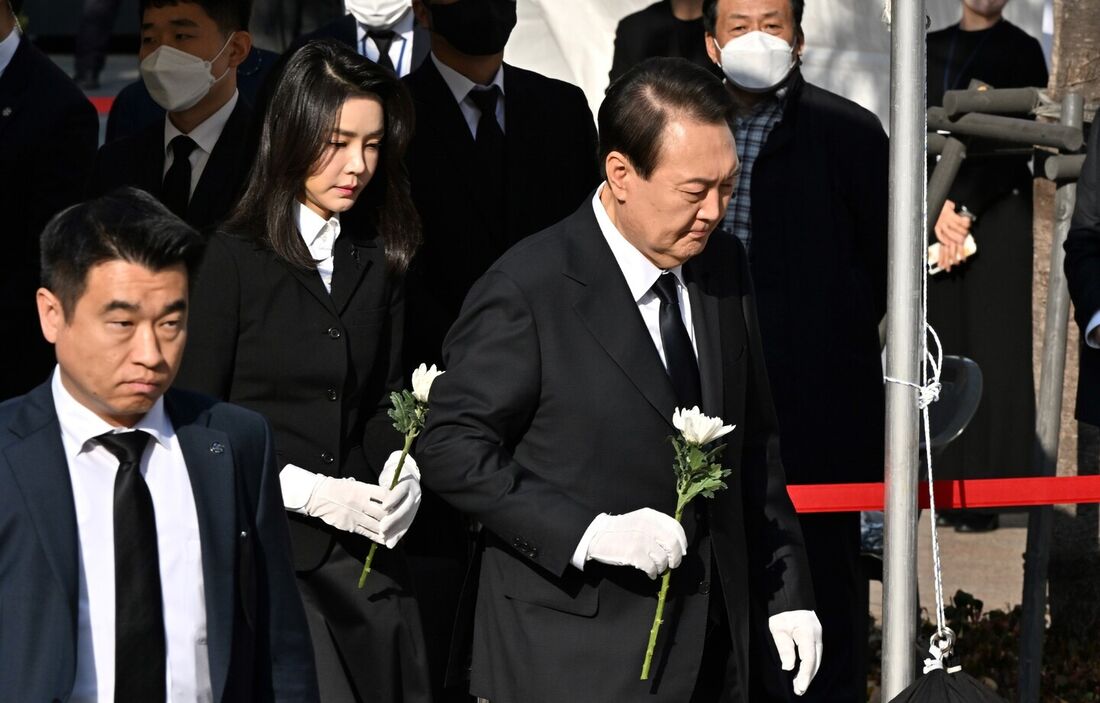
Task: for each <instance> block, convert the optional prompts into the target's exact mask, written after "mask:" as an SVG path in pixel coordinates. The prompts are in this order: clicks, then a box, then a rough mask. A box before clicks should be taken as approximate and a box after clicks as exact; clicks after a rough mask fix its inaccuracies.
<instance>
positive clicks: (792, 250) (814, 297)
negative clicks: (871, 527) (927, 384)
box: [703, 0, 889, 701]
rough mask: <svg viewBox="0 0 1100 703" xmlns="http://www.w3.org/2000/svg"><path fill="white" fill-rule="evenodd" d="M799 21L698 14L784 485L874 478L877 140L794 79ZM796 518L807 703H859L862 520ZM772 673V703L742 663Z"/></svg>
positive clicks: (863, 637) (740, 3)
mask: <svg viewBox="0 0 1100 703" xmlns="http://www.w3.org/2000/svg"><path fill="white" fill-rule="evenodd" d="M803 9H804V3H803V2H802V0H705V2H704V3H703V21H704V22H705V23H706V28H707V51H708V52H709V53H710V57H711V59H712V60H713V61H714V62H715V63H716V64H717V65H720V66H721V67H722V72H723V73H724V75H725V78H726V86H727V88H728V89H729V91H730V93H731V94H732V96H733V98H734V102H735V103H736V106H737V114H736V116H735V125H734V132H735V138H736V148H737V155H738V157H740V160H741V176H740V180H739V182H738V184H737V190H736V191H735V192H734V195H733V197H732V198H731V200H730V205H729V208H728V209H727V210H726V215H725V223H724V225H725V228H726V231H727V232H728V235H727V236H735V237H737V238H738V239H740V240H741V242H742V244H744V246H745V248H746V250H747V251H748V255H749V263H750V268H751V271H752V277H753V281H754V283H755V286H756V305H757V309H758V310H759V314H760V333H761V337H762V339H763V341H764V358H765V360H766V361H767V368H768V376H769V378H770V380H771V386H772V394H773V396H774V398H775V409H776V413H777V415H778V417H779V428H780V435H779V439H780V442H779V446H780V450H781V452H782V458H783V468H784V470H785V471H786V475H787V481H788V482H789V483H793V484H814V483H861V482H871V481H881V480H882V475H883V460H884V437H885V426H884V417H885V414H886V412H885V394H884V390H883V382H882V362H881V358H880V352H879V341H878V322H879V320H880V319H882V316H883V315H884V314H885V313H886V243H887V208H888V202H889V200H888V191H887V185H888V178H887V176H888V160H889V154H888V144H887V140H886V135H885V133H884V132H883V130H882V125H881V124H879V121H878V119H877V118H876V117H875V116H874V115H873V114H872V113H870V112H869V111H867V110H865V109H864V108H862V107H860V106H859V105H857V104H855V103H853V102H851V101H850V100H847V99H845V98H843V97H841V96H839V95H836V94H835V93H830V92H829V91H826V90H824V89H822V88H819V87H817V86H816V85H813V84H811V83H808V82H807V81H806V80H805V79H804V78H803V76H802V73H801V70H800V65H801V54H802V49H803V47H804V46H805V36H804V34H803V31H802V15H803ZM799 521H800V523H801V525H802V534H803V535H804V537H805V544H806V553H807V556H808V557H809V562H810V573H811V574H812V576H813V585H814V595H815V599H816V602H817V603H818V607H817V614H818V616H819V617H820V618H821V625H822V629H823V630H824V637H825V650H824V655H823V659H822V661H821V670H820V671H819V672H818V675H817V677H816V678H815V679H814V681H813V684H811V685H810V687H809V689H808V690H807V691H806V694H805V696H804V700H807V701H855V700H863V699H864V698H865V696H866V693H867V692H866V688H867V676H866V667H867V642H868V628H869V623H868V607H869V590H868V584H867V577H866V575H865V573H864V571H863V568H862V565H861V562H860V549H861V545H860V516H859V513H833V514H804V515H799ZM772 655H773V658H774V652H772ZM769 673H770V674H773V676H772V677H771V678H772V680H765V681H764V683H765V684H767V685H768V686H769V688H771V689H774V690H773V691H772V695H773V696H776V697H778V698H779V700H782V699H783V698H782V696H783V695H784V694H783V693H782V691H784V689H785V688H786V687H785V685H784V684H783V682H782V681H781V680H779V681H775V680H774V679H776V678H780V673H779V671H778V665H776V664H775V663H774V661H773V662H771V663H769V662H767V661H764V662H762V663H759V662H758V663H757V665H756V666H755V667H754V674H758V675H760V676H764V675H765V674H769ZM775 690H779V691H780V693H779V694H776V693H775Z"/></svg>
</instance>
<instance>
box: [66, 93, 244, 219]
mask: <svg viewBox="0 0 1100 703" xmlns="http://www.w3.org/2000/svg"><path fill="white" fill-rule="evenodd" d="M251 117H252V108H251V107H250V106H249V105H248V103H247V102H246V101H245V100H244V99H243V98H238V99H237V105H236V107H234V108H233V112H231V113H230V115H229V120H228V121H227V122H226V123H225V127H224V128H223V129H222V133H221V136H219V137H218V141H217V143H216V144H215V145H214V151H213V152H212V153H211V154H210V157H209V159H207V161H206V166H205V167H204V168H203V171H202V177H201V178H199V183H198V185H197V186H195V192H194V193H192V194H191V201H190V202H189V203H188V205H187V216H186V217H184V218H183V219H184V220H186V221H187V224H189V225H191V226H192V227H194V228H196V229H199V230H204V231H210V230H212V229H213V228H214V226H216V225H217V224H218V223H219V222H221V221H222V219H224V218H225V216H226V215H228V214H229V210H230V209H231V208H232V207H233V206H234V205H236V203H237V198H238V197H239V196H240V193H241V192H242V190H243V185H244V180H245V178H246V177H247V175H248V169H249V168H250V167H251V166H252V156H253V154H252V153H250V152H249V149H248V145H249V144H250V143H251V142H250V141H249V127H250V120H251ZM164 154H165V145H164V122H163V121H158V122H156V123H155V124H153V125H150V126H149V127H147V128H145V129H144V130H143V131H142V132H140V133H139V134H137V135H135V136H133V137H127V138H125V139H119V140H118V141H114V142H109V143H107V144H104V145H103V146H102V147H101V148H100V150H99V154H98V155H97V156H96V160H95V170H94V172H93V173H92V179H91V181H90V182H89V184H88V194H89V195H90V196H93V197H94V196H97V195H102V194H104V193H107V192H109V191H111V190H113V189H115V188H118V187H119V186H134V187H136V188H141V189H142V190H144V191H147V192H148V193H151V194H152V195H154V196H156V197H158V198H159V197H160V195H161V189H162V186H163V183H164Z"/></svg>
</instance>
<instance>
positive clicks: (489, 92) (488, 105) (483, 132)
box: [469, 85, 504, 162]
mask: <svg viewBox="0 0 1100 703" xmlns="http://www.w3.org/2000/svg"><path fill="white" fill-rule="evenodd" d="M469 95H470V100H473V101H474V105H476V106H477V109H478V110H480V111H481V117H480V118H478V121H477V137H476V138H475V139H474V141H475V142H476V143H477V150H478V152H479V153H480V154H482V155H484V156H486V157H490V158H499V159H501V160H502V162H503V156H504V131H503V130H502V129H501V128H500V123H499V122H497V101H498V100H500V88H499V87H498V86H495V85H491V86H489V87H488V88H487V89H485V90H478V89H476V88H475V89H474V90H471V91H470V93H469Z"/></svg>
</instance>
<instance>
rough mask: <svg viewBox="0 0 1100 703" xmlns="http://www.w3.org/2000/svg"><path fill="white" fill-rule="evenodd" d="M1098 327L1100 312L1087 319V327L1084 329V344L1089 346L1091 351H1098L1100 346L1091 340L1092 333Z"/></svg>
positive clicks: (1099, 325)
mask: <svg viewBox="0 0 1100 703" xmlns="http://www.w3.org/2000/svg"><path fill="white" fill-rule="evenodd" d="M1097 327H1100V310H1097V311H1096V313H1095V314H1094V315H1093V316H1092V317H1091V318H1090V319H1089V324H1088V327H1086V328H1085V344H1087V345H1089V346H1090V347H1092V348H1093V349H1100V344H1097V343H1096V342H1095V341H1093V339H1092V333H1093V332H1095V331H1096V328H1097Z"/></svg>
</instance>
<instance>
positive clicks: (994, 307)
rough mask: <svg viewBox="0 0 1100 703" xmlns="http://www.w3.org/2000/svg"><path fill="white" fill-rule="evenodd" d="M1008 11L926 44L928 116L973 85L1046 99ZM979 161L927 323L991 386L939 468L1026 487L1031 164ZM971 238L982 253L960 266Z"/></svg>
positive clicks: (950, 474)
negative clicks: (1019, 479)
mask: <svg viewBox="0 0 1100 703" xmlns="http://www.w3.org/2000/svg"><path fill="white" fill-rule="evenodd" d="M1006 2H1007V0H963V1H962V2H960V3H959V5H960V7H961V9H962V17H961V18H960V20H959V22H958V24H955V25H952V26H950V27H947V28H946V29H941V30H939V31H936V32H931V33H930V34H929V35H928V104H929V105H930V106H932V105H943V94H944V92H945V91H948V90H965V89H966V88H967V86H968V85H969V84H970V81H971V80H972V79H975V78H976V79H978V80H980V81H983V82H984V83H987V84H989V85H991V86H993V87H994V88H1020V87H1026V86H1035V87H1041V88H1045V87H1046V84H1047V67H1046V60H1045V59H1044V58H1043V51H1042V48H1041V47H1040V46H1039V42H1038V41H1036V40H1035V39H1033V38H1032V37H1030V36H1028V35H1027V34H1025V33H1024V32H1023V31H1022V30H1020V29H1019V28H1018V27H1016V26H1015V25H1013V24H1012V23H1011V22H1009V21H1008V20H1006V19H1004V18H1003V17H1002V16H1001V13H1002V11H1003V10H1004V6H1005V4H1006ZM1024 117H1027V116H1026V115H1025V116H1024ZM980 150H981V145H980V142H979V141H976V140H972V141H971V144H970V149H969V153H968V155H967V158H966V159H965V160H964V161H963V163H962V167H961V168H960V169H959V173H958V175H957V176H956V177H955V182H954V183H953V184H952V186H951V189H950V191H948V196H947V197H948V200H947V202H946V203H944V206H943V210H942V212H941V213H940V215H939V218H938V220H937V222H936V225H935V237H936V240H937V241H939V242H940V244H941V249H940V250H941V257H940V265H941V266H942V267H943V268H945V269H947V271H946V272H945V273H940V274H937V275H935V276H932V277H931V280H930V283H929V286H928V319H929V322H930V323H931V324H932V326H933V327H934V328H935V329H936V332H937V333H938V334H939V337H940V341H941V342H942V343H943V348H944V351H945V352H946V353H948V354H960V355H962V356H967V357H969V358H971V359H973V360H974V361H976V362H977V363H978V366H980V367H981V369H982V377H983V378H984V383H983V384H982V388H983V397H982V401H981V404H980V405H979V406H978V410H977V412H976V413H975V415H974V418H973V419H972V420H971V421H970V424H969V425H968V426H967V428H966V432H964V433H963V434H962V435H961V436H960V437H959V438H958V439H956V440H955V441H954V442H952V443H951V444H950V445H949V446H948V447H947V448H946V449H944V451H943V454H942V456H941V457H940V458H938V459H937V461H936V473H937V475H938V476H939V477H941V478H1007V477H1012V476H1022V475H1026V474H1027V473H1028V472H1029V470H1030V469H1029V467H1030V466H1031V463H1032V461H1031V452H1032V446H1033V443H1034V436H1035V391H1034V376H1033V372H1032V366H1031V271H1032V184H1031V180H1032V175H1031V170H1030V168H1029V165H1028V162H1029V160H1030V157H1029V156H1007V157H1006V156H981V155H980V154H978V153H977V152H980ZM931 168H932V165H931V164H930V165H929V171H930V172H931ZM964 208H965V213H964V212H962V211H963V209H964ZM957 211H958V212H957ZM967 233H970V234H972V235H973V236H974V240H975V242H976V243H977V245H978V251H977V254H975V255H974V256H972V257H970V258H969V259H965V260H963V259H962V258H961V256H962V252H961V246H962V242H963V240H965V238H966V235H967ZM942 522H944V523H947V524H954V525H955V526H956V529H958V530H961V531H975V532H976V531H984V530H991V529H995V528H996V527H997V522H998V521H997V515H996V513H990V512H974V511H966V512H961V511H947V512H945V513H944V514H943V516H942Z"/></svg>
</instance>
